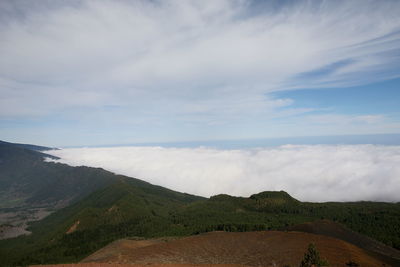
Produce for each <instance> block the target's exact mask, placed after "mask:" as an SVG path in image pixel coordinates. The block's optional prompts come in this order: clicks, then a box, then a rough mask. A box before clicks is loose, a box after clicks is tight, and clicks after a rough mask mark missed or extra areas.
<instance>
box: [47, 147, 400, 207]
mask: <svg viewBox="0 0 400 267" xmlns="http://www.w3.org/2000/svg"><path fill="white" fill-rule="evenodd" d="M48 153H50V154H52V155H55V156H58V157H61V159H60V160H58V162H62V163H67V164H70V165H73V166H80V165H86V166H92V167H102V168H105V169H107V170H110V171H113V172H115V173H118V174H124V175H128V176H131V177H136V178H139V179H143V180H145V181H148V182H150V183H153V184H157V185H162V186H165V187H168V188H171V189H174V190H178V191H181V192H188V193H192V194H197V195H202V196H211V195H215V194H220V193H226V194H232V195H237V196H249V195H250V194H254V193H258V192H260V191H264V190H285V191H287V192H289V193H290V194H291V195H292V196H294V197H296V198H298V199H300V200H302V201H320V202H321V201H358V200H373V201H397V202H398V201H400V198H399V194H398V192H399V190H400V147H398V146H381V145H285V146H280V147H276V148H259V149H236V150H221V149H213V148H207V147H200V148H163V147H114V148H75V149H61V150H53V151H48Z"/></svg>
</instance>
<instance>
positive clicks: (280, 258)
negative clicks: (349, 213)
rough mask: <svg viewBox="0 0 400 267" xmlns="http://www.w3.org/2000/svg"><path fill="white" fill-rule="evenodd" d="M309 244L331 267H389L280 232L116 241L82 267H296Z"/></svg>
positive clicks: (323, 241) (332, 242)
mask: <svg viewBox="0 0 400 267" xmlns="http://www.w3.org/2000/svg"><path fill="white" fill-rule="evenodd" d="M310 243H313V244H315V245H316V247H317V249H318V251H319V252H320V255H321V257H322V258H325V259H327V260H328V262H329V265H330V266H345V264H346V263H347V262H349V261H353V262H356V263H358V264H359V265H360V266H371V267H372V266H382V264H388V262H385V261H382V260H380V259H378V258H376V257H373V256H371V255H370V254H369V253H368V252H367V251H365V250H363V249H360V248H358V247H356V246H354V245H351V244H349V243H347V242H345V241H342V240H339V239H335V238H331V237H326V236H321V235H315V234H309V233H300V232H280V231H264V232H246V233H228V232H211V233H206V234H201V235H196V236H191V237H185V238H181V239H172V240H171V239H164V240H163V239H158V240H149V241H136V240H119V241H116V242H114V243H112V244H110V245H108V246H106V247H105V248H103V249H101V250H99V251H97V252H95V253H94V254H92V255H90V256H89V257H87V258H85V259H84V260H83V261H82V263H102V262H103V263H105V262H107V263H124V264H127V263H129V264H240V265H246V266H288V265H289V266H298V265H299V263H300V262H301V260H302V258H303V255H304V252H305V251H306V250H307V247H308V245H309V244H310Z"/></svg>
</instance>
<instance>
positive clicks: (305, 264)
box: [300, 244, 328, 267]
mask: <svg viewBox="0 0 400 267" xmlns="http://www.w3.org/2000/svg"><path fill="white" fill-rule="evenodd" d="M327 265H328V262H327V261H326V260H322V259H321V258H320V256H319V252H318V250H317V249H316V248H315V245H314V244H310V245H308V249H307V252H306V253H305V254H304V258H303V260H302V261H301V263H300V267H312V266H327Z"/></svg>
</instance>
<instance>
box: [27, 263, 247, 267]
mask: <svg viewBox="0 0 400 267" xmlns="http://www.w3.org/2000/svg"><path fill="white" fill-rule="evenodd" d="M31 267H246V266H243V265H236V264H151V265H148V264H119V263H77V264H53V265H31Z"/></svg>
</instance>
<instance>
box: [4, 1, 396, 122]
mask: <svg viewBox="0 0 400 267" xmlns="http://www.w3.org/2000/svg"><path fill="white" fill-rule="evenodd" d="M399 10H400V3H399V2H397V1H339V2H338V1H335V2H329V1H321V2H313V1H298V2H293V3H289V4H283V3H281V2H280V1H276V2H275V1H272V2H266V3H260V2H257V1H240V0H225V1H201V3H199V2H197V1H173V0H171V1H107V0H106V1H85V0H82V1H71V2H58V1H57V2H53V1H40V2H35V3H27V2H26V1H2V3H1V5H0V12H1V17H2V19H1V20H0V57H1V59H2V60H1V63H0V94H1V97H0V117H1V118H3V119H18V118H25V119H26V118H28V119H32V118H35V119H37V118H39V119H45V118H46V116H52V115H54V114H59V117H58V118H59V119H60V120H79V121H82V124H88V123H91V121H92V120H93V118H98V119H96V121H97V124H101V123H102V118H103V117H101V116H100V117H101V118H99V116H97V115H96V114H99V113H100V114H101V113H107V114H109V115H106V116H111V117H121V116H122V117H124V118H121V120H122V121H124V123H126V122H128V124H129V125H135V124H137V123H138V122H143V121H144V122H146V123H142V124H140V125H141V127H147V126H148V124H150V123H151V124H152V125H157V124H158V123H166V124H168V125H170V127H172V128H173V127H180V126H182V125H185V124H186V123H187V121H191V123H194V124H196V125H200V126H202V125H205V126H206V125H209V124H221V123H225V124H229V123H230V122H234V123H238V124H240V123H241V122H243V120H244V119H243V118H248V117H249V116H252V117H257V118H264V120H268V119H271V118H275V117H280V116H282V115H283V114H287V115H286V116H292V115H296V114H302V113H305V112H307V111H311V110H314V109H313V107H312V106H310V107H305V108H303V109H295V108H292V107H291V103H292V102H293V100H291V99H280V98H279V97H276V96H273V95H272V94H271V93H272V92H277V91H282V90H295V89H299V88H326V87H337V86H352V85H358V84H364V83H370V82H375V81H380V80H385V79H389V78H394V77H398V76H399V75H400V73H399V72H398V70H399V69H400V60H399V57H398V51H399V49H400V48H399V47H400V19H399V16H398V13H399ZM110 106H113V107H117V109H114V110H112V109H108V107H110ZM116 110H118V111H116ZM77 111H79V112H77ZM117 121H118V120H116V121H115V122H109V124H111V125H112V127H115V128H118V127H120V126H121V125H122V124H120V123H118V122H117ZM268 123H270V122H268ZM114 124H115V125H114ZM253 128H255V129H256V128H257V127H256V126H255V127H253ZM98 130H99V129H98ZM253 130H254V129H253ZM292 130H293V129H292Z"/></svg>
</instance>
